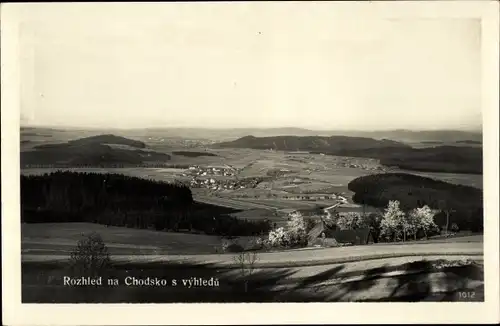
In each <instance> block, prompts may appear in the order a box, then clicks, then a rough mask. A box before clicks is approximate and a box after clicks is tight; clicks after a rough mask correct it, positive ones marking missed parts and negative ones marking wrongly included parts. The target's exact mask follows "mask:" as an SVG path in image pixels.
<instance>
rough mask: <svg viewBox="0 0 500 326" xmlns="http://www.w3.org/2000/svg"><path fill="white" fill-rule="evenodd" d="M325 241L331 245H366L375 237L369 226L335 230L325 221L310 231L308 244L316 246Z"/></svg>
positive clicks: (372, 241)
mask: <svg viewBox="0 0 500 326" xmlns="http://www.w3.org/2000/svg"><path fill="white" fill-rule="evenodd" d="M324 242H326V243H327V245H329V246H330V245H338V244H344V245H347V244H351V245H366V244H370V243H374V237H373V234H372V231H371V230H370V229H369V228H363V229H354V230H334V229H332V228H329V227H328V226H327V225H326V224H325V223H324V222H319V223H318V224H316V225H315V226H314V227H313V228H312V229H311V231H309V234H308V245H309V246H314V245H319V244H322V243H324Z"/></svg>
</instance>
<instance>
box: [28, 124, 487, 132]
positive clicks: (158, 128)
mask: <svg viewBox="0 0 500 326" xmlns="http://www.w3.org/2000/svg"><path fill="white" fill-rule="evenodd" d="M20 127H21V128H47V129H84V130H103V129H109V130H162V129H198V130H214V131H215V130H245V129H254V130H273V129H274V130H276V129H298V130H303V131H319V132H329V131H334V132H388V131H412V132H433V131H434V132H435V131H454V132H457V131H461V132H473V133H482V131H483V130H482V126H479V127H471V128H435V129H417V128H415V129H413V128H387V129H357V128H352V129H334V128H332V129H320V128H317V129H316V128H305V127H294V126H282V127H250V126H247V127H213V128H211V127H199V126H179V127H174V126H165V127H147V126H144V127H111V126H110V127H104V126H98V127H96V126H92V127H90V126H63V125H49V124H43V125H42V124H40V125H37V124H27V123H21V124H20Z"/></svg>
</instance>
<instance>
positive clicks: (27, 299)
mask: <svg viewBox="0 0 500 326" xmlns="http://www.w3.org/2000/svg"><path fill="white" fill-rule="evenodd" d="M423 3H424V4H425V2H423ZM436 3H438V4H439V3H440V2H439V1H436ZM448 3H449V2H448ZM492 3H493V2H488V1H485V2H483V4H485V5H484V6H481V5H478V6H477V8H478V9H477V10H476V9H475V10H476V11H474V10H469V11H468V10H462V11H460V13H461V14H458V12H459V11H457V13H455V12H454V11H453V10H451V9H450V8H452V6H451V5H452V4H451V3H449V4H448V6H444V3H440V4H441V5H443V6H441V7H439V8H444V9H443V10H442V11H440V13H441V12H442V13H443V14H440V15H438V14H437V12H438V11H432V7H428V9H431V12H433V13H434V14H430V15H426V14H421V15H419V14H411V10H410V9H408V11H404V10H403V11H404V14H398V11H397V9H398V8H399V9H401V8H403V9H404V7H405V6H403V5H399V6H397V5H396V4H394V5H395V6H394V7H395V10H396V11H392V12H391V11H390V10H383V9H384V8H389V7H390V6H391V5H392V4H393V3H391V2H390V1H389V2H384V3H380V2H376V1H375V2H353V3H352V5H351V4H349V3H341V2H333V1H332V2H292V3H287V2H268V3H262V2H257V3H251V2H244V1H242V2H233V3H229V2H199V3H189V2H179V3H175V2H173V3H142V4H140V3H137V4H132V3H128V4H125V3H101V4H90V3H78V4H77V3H45V4H43V3H38V4H35V3H34V4H24V5H19V6H16V5H12V6H10V7H9V6H8V5H7V6H4V5H2V9H6V8H10V9H11V10H10V11H9V10H3V12H2V70H4V58H7V57H4V53H8V54H13V53H14V57H15V58H14V59H13V60H10V61H8V64H9V67H14V68H12V69H11V70H7V71H6V72H4V71H3V72H2V93H4V90H5V91H6V92H7V91H8V90H9V89H15V92H14V91H12V92H13V93H9V94H11V95H9V96H10V97H7V99H6V100H5V101H7V100H8V99H9V98H12V99H13V100H12V102H10V103H14V104H12V105H11V106H12V109H10V108H9V109H7V108H6V107H7V104H6V103H7V102H4V101H3V100H2V130H3V129H5V128H4V125H6V124H7V123H8V122H9V121H10V122H12V123H11V124H10V127H7V128H10V130H15V134H14V133H13V134H12V135H10V136H9V137H8V136H7V134H6V133H5V134H4V131H2V153H4V150H5V151H7V150H8V151H9V153H14V155H12V154H11V155H8V154H3V155H2V157H3V160H2V178H3V179H4V182H3V183H2V206H3V208H2V225H3V227H2V229H3V231H2V233H3V234H2V237H4V234H5V233H7V232H8V233H9V235H8V236H9V237H12V238H10V239H12V241H10V240H9V242H6V241H3V242H2V252H5V251H7V250H9V251H12V252H13V251H17V250H19V252H18V253H17V252H16V254H15V255H16V256H15V257H16V258H15V259H12V260H11V261H12V263H13V264H14V265H16V266H17V265H19V266H18V267H15V272H16V273H17V274H18V277H19V278H20V281H19V282H20V284H19V285H20V288H19V289H17V290H16V291H18V292H19V294H18V295H17V294H16V296H15V297H16V298H17V296H19V300H20V304H23V305H25V304H37V305H40V304H51V305H55V306H59V305H60V304H172V303H176V304H204V303H211V304H230V303H232V304H236V303H260V304H267V303H330V304H332V305H333V306H335V305H336V304H339V303H353V302H357V303H368V302H369V303H388V302H391V303H394V302H399V303H411V304H415V303H419V302H420V303H421V302H426V303H440V304H444V303H450V302H452V303H457V302H460V303H472V302H474V303H481V304H485V302H486V301H489V302H490V303H493V304H495V303H496V304H497V305H498V300H499V299H498V275H499V272H498V87H497V89H496V90H494V87H493V86H494V85H493V84H492V82H491V80H492V79H491V78H490V79H487V77H486V75H485V72H486V71H488V68H485V65H486V60H489V62H491V53H496V55H497V58H496V59H497V61H498V45H499V43H498V31H495V32H494V31H493V29H490V30H488V26H489V27H491V26H494V25H492V24H489V25H488V24H486V23H485V21H486V20H485V18H484V16H482V13H484V12H486V11H489V10H491V9H495V8H496V9H497V10H498V3H496V6H495V4H493V5H492ZM405 4H407V5H408V8H411V6H410V5H411V4H412V2H407V3H405ZM413 4H414V5H415V6H417V4H416V3H413ZM429 5H430V6H431V5H432V4H429ZM467 5H470V6H471V8H476V7H473V4H472V3H469V2H467V1H464V2H463V5H462V7H461V8H462V9H463V8H468V7H467ZM457 6H458V7H460V5H457ZM417 7H418V6H417ZM347 8H349V10H347ZM420 8H425V5H422V6H421V7H420ZM435 8H438V7H435ZM446 8H448V9H446ZM447 10H448V14H446V11H447ZM353 12H357V13H358V14H359V16H355V15H354V14H351V15H349V14H348V13H353ZM462 12H465V13H462ZM6 13H9V14H10V16H9V15H7V14H6ZM417 13H425V10H423V9H422V10H420V11H417ZM4 16H5V17H6V19H4V18H5V17H4ZM13 17H15V19H14V18H13ZM492 17H493V18H495V19H497V20H498V12H496V13H495V15H493V16H492ZM9 19H11V20H9ZM14 21H15V22H16V23H15V24H11V25H9V22H14ZM497 22H498V21H497ZM14 25H15V27H14ZM4 27H6V28H4ZM497 27H498V26H497ZM8 28H10V29H8ZM7 32H11V34H9V36H10V39H9V40H11V39H12V41H9V42H12V43H7V40H4V35H6V33H7ZM492 32H493V33H492ZM488 33H489V34H488ZM485 35H490V36H491V35H494V36H496V39H491V38H490V39H488V38H486V36H485ZM488 46H490V47H491V46H493V47H496V50H495V49H494V50H493V52H492V50H489V48H488ZM5 48H7V50H6V49H5ZM14 48H15V50H12V51H10V52H7V51H8V50H10V49H14ZM4 51H5V52H4ZM488 51H489V52H488ZM485 53H486V54H485ZM488 53H489V55H490V56H489V57H488ZM485 58H486V59H485ZM488 58H489V59H488ZM497 64H498V63H497ZM5 66H6V67H7V64H5ZM490 68H493V69H492V71H493V70H495V69H494V68H495V67H494V66H490ZM497 68H498V66H497ZM496 74H497V75H496V82H498V69H496ZM12 76H14V77H12ZM493 77H495V76H493ZM12 78H13V79H12ZM493 80H495V78H493ZM9 81H10V84H9ZM13 81H14V82H13ZM7 85H9V86H10V88H9V89H7ZM497 86H498V84H497ZM486 87H490V88H489V89H487V88H486ZM491 89H493V91H492V90H491ZM495 93H496V95H495ZM487 96H489V97H487ZM492 96H493V97H494V96H496V103H495V101H492V100H491V98H492ZM492 103H493V105H496V108H495V107H492ZM6 110H9V117H10V116H11V115H12V117H10V118H7V121H6V120H5V119H4V118H5V117H4V115H6V114H7V113H6V112H5V111H6ZM16 110H17V111H16ZM14 116H15V117H14ZM9 119H10V120H9ZM4 135H5V136H4ZM488 137H489V138H488ZM7 141H8V142H9V145H7ZM14 141H15V144H14V143H13V142H14ZM488 146H489V147H488ZM16 152H17V153H18V155H17V156H15V153H16ZM5 160H9V161H10V163H9V164H10V165H9V170H7V167H6V166H7V165H6V164H7V163H5V162H4V161H5ZM495 160H496V161H495ZM14 165H15V166H14ZM7 174H8V175H9V180H14V179H16V186H15V187H14V186H10V185H7V184H6V183H7V181H5V180H7V179H6V175H7ZM17 182H19V183H18V184H17ZM487 187H489V189H490V190H488V191H489V192H487V190H486V188H487ZM492 188H493V190H491V189H492ZM495 189H496V190H495ZM5 196H9V198H16V199H15V200H16V201H15V203H14V202H12V201H11V202H10V203H13V204H12V205H15V204H16V203H17V205H18V206H17V208H16V209H14V208H13V209H12V210H9V211H8V212H9V213H8V215H9V216H6V211H5V205H7V202H8V200H7V199H5V198H6V197H5ZM492 201H493V202H492ZM9 207H10V206H9ZM12 207H15V206H12ZM9 209H10V208H9ZM487 209H489V210H487ZM10 212H12V214H10ZM488 212H489V213H488ZM6 219H9V225H8V226H7V227H6V228H4V224H5V223H6V222H5V220H6ZM488 229H489V231H492V232H493V233H490V234H487V232H488ZM14 233H16V235H15V238H14ZM487 237H488V241H490V242H489V245H488V246H486V238H487ZM11 244H13V245H11ZM495 245H496V246H495ZM486 247H488V248H489V249H486ZM487 250H489V251H487ZM495 253H496V257H497V258H494V257H493V256H495ZM487 256H488V257H489V256H491V257H489V258H491V259H496V260H492V261H490V263H489V264H490V266H488V262H487V260H488V259H489V258H487ZM4 268H5V260H4ZM488 268H489V270H487V269H488ZM495 275H496V276H495ZM488 276H489V277H490V278H488ZM495 277H496V279H493V278H495ZM3 281H4V282H9V280H8V279H7V280H6V277H4V280H3ZM16 282H17V281H16ZM16 284H17V283H16ZM488 288H489V289H490V290H493V295H494V296H491V295H490V296H489V297H488V293H487V291H488V290H487V289H488ZM495 291H496V292H495ZM490 293H491V292H490ZM495 293H496V294H495ZM4 295H5V294H4ZM4 298H5V296H4ZM13 298H14V296H13ZM218 306H223V305H218ZM40 307H41V306H40ZM102 307H104V306H102ZM75 309H76V308H75ZM132 309H133V308H132ZM374 309H377V308H376V307H375V308H374ZM484 309H486V308H484ZM484 309H483V310H482V311H483V312H485V311H488V312H491V313H493V311H490V310H484ZM336 313H340V312H336ZM498 314H499V312H498V307H497V308H496V311H494V314H493V315H494V316H496V317H495V318H498ZM490 315H491V314H490ZM476 317H477V316H476ZM470 318H472V317H470ZM77 321H78V320H76V319H75V320H74V322H77ZM115 324H116V323H115Z"/></svg>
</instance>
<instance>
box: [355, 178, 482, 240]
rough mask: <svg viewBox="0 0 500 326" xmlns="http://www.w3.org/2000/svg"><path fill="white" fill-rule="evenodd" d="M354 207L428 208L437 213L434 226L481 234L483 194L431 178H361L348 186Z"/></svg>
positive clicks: (467, 187)
mask: <svg viewBox="0 0 500 326" xmlns="http://www.w3.org/2000/svg"><path fill="white" fill-rule="evenodd" d="M348 188H349V190H351V191H353V192H354V193H355V194H354V196H353V200H354V201H355V202H356V203H360V204H365V205H370V206H374V207H379V208H384V207H386V206H387V204H388V202H389V200H398V201H399V202H400V203H401V208H402V209H404V210H407V211H409V210H411V209H413V208H416V207H421V206H424V205H428V206H429V207H431V208H433V209H437V210H440V213H438V214H437V215H436V224H437V225H439V226H443V225H445V224H446V215H447V214H448V216H449V223H450V225H451V223H456V224H457V225H458V226H459V228H460V229H461V230H469V231H473V232H478V231H482V230H483V193H482V191H481V190H480V189H477V188H473V187H469V186H463V185H454V184H450V183H447V182H443V181H438V180H434V179H431V178H425V177H420V176H416V175H412V174H404V173H384V174H374V175H369V176H363V177H359V178H356V179H354V180H352V181H351V182H350V183H349V184H348Z"/></svg>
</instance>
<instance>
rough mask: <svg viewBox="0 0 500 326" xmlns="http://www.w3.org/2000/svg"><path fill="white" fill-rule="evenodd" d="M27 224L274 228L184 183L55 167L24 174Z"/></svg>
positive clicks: (227, 230) (230, 230)
mask: <svg viewBox="0 0 500 326" xmlns="http://www.w3.org/2000/svg"><path fill="white" fill-rule="evenodd" d="M21 207H22V213H21V220H22V222H24V223H47V222H51V223H57V222H91V223H99V224H105V225H110V226H125V227H130V228H142V229H155V230H159V231H162V230H168V231H173V232H177V231H193V232H200V233H206V234H214V235H221V236H247V235H258V234H261V233H263V232H268V231H269V229H270V227H271V225H270V223H269V222H268V221H259V222H250V221H247V220H243V219H237V218H235V217H232V216H229V214H231V213H234V212H235V211H234V210H232V209H228V208H223V207H218V206H213V205H206V204H201V203H196V202H194V201H193V198H192V194H191V190H190V189H189V188H188V187H186V186H183V185H180V184H169V183H164V182H160V181H153V180H146V179H141V178H136V177H129V176H125V175H121V174H100V173H76V172H54V173H51V174H44V175H39V176H24V175H23V176H21Z"/></svg>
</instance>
